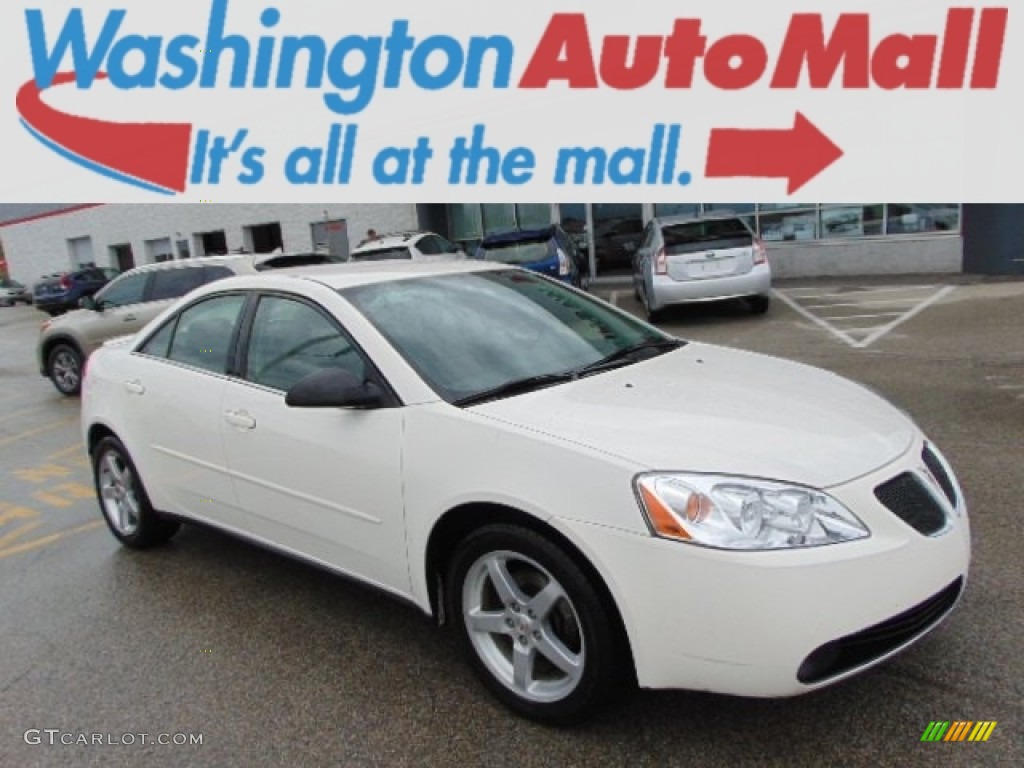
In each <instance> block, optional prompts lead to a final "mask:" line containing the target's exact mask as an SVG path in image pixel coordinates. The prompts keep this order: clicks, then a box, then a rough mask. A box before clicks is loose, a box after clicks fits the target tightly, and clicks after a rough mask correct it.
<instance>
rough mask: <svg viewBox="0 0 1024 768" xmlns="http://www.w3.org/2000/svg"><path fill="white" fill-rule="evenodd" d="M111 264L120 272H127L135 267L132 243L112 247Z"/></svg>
mask: <svg viewBox="0 0 1024 768" xmlns="http://www.w3.org/2000/svg"><path fill="white" fill-rule="evenodd" d="M110 263H111V264H112V265H113V266H114V268H115V269H116V270H117V271H118V272H127V271H128V270H129V269H133V268H134V267H135V254H134V253H133V252H132V246H131V244H130V243H124V244H122V245H112V246H110Z"/></svg>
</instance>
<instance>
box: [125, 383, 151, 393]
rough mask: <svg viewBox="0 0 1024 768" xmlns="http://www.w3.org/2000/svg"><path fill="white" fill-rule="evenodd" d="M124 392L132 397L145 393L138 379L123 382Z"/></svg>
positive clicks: (144, 388) (143, 386)
mask: <svg viewBox="0 0 1024 768" xmlns="http://www.w3.org/2000/svg"><path fill="white" fill-rule="evenodd" d="M124 388H125V391H126V392H128V393H129V394H132V395H143V394H145V393H146V387H145V385H144V384H143V383H142V382H141V381H139V380H138V379H132V380H131V381H126V382H124Z"/></svg>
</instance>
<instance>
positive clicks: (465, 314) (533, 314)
mask: <svg viewBox="0 0 1024 768" xmlns="http://www.w3.org/2000/svg"><path fill="white" fill-rule="evenodd" d="M342 295H344V296H345V297H346V298H347V299H348V300H349V301H351V302H352V304H353V305H355V307H356V309H358V310H359V311H360V312H362V313H363V314H364V315H365V316H366V317H367V318H368V319H369V320H370V322H371V323H373V325H374V326H375V327H376V328H377V330H379V331H380V332H381V333H382V334H384V336H385V337H387V338H388V340H389V341H390V342H391V343H392V345H393V346H394V347H395V348H396V349H397V350H398V352H399V354H401V355H402V356H403V357H405V359H406V360H408V361H409V363H410V364H411V365H412V366H413V367H414V368H415V369H416V370H417V371H419V372H420V374H421V375H422V376H423V378H424V379H425V380H426V381H427V383H428V384H430V385H431V386H432V387H433V388H434V389H435V391H437V392H438V394H440V395H441V396H442V397H444V398H445V399H447V400H449V401H457V400H459V399H462V398H466V397H471V396H473V395H475V394H478V393H480V392H484V391H487V390H490V389H492V388H494V387H498V386H501V385H504V384H507V383H508V382H511V381H518V380H521V379H525V378H529V377H533V376H544V375H548V374H558V373H564V372H566V371H570V370H575V369H577V368H579V367H581V366H585V365H589V364H591V363H595V362H597V361H598V360H601V359H604V358H606V357H608V356H609V355H612V354H614V353H616V352H619V351H621V350H622V349H624V348H627V347H631V346H633V345H635V344H638V343H642V342H645V341H656V340H664V339H665V337H664V336H662V335H661V334H659V333H658V332H657V331H655V330H652V329H650V328H649V327H648V326H646V325H643V324H641V323H639V322H638V321H636V320H635V319H634V318H632V317H630V316H628V315H626V314H624V313H622V312H620V311H617V310H614V309H612V308H610V307H608V306H607V305H605V304H603V303H601V302H598V301H596V300H594V299H592V298H590V297H589V296H585V295H581V294H579V293H577V292H575V291H573V290H571V289H569V288H567V287H565V286H563V285H561V284H560V283H555V282H553V281H550V280H545V279H543V278H541V277H538V276H536V275H532V274H530V273H524V272H520V271H500V272H485V273H479V274H468V275H448V276H444V277H433V278H418V279H412V280H401V281H397V282H393V283H377V284H373V285H366V286H359V287H357V288H349V289H346V290H344V291H343V292H342Z"/></svg>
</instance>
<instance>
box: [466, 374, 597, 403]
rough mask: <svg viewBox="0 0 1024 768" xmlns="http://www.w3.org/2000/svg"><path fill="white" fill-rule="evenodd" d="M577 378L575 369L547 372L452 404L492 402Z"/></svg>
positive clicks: (511, 382)
mask: <svg viewBox="0 0 1024 768" xmlns="http://www.w3.org/2000/svg"><path fill="white" fill-rule="evenodd" d="M577 378H578V377H577V375H576V372H575V371H571V372H569V373H546V374H544V375H542V376H530V377H528V378H525V379H517V380H516V381H510V382H508V383H506V384H502V385H501V386H498V387H494V388H492V389H487V390H484V391H483V392H478V393H477V394H475V395H470V396H469V397H463V398H462V399H460V400H454V401H452V405H454V406H456V407H459V408H468V407H470V406H473V405H480V404H481V403H487V402H490V401H491V400H500V399H501V398H503V397H511V396H512V395H523V394H526V393H527V392H533V391H535V390H538V389H544V388H545V387H553V386H554V385H556V384H564V383H565V382H567V381H575V380H576V379H577Z"/></svg>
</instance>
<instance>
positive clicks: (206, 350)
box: [168, 295, 245, 373]
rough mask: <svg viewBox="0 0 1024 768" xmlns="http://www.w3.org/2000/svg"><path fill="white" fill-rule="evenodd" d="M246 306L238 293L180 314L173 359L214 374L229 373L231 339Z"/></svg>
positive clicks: (190, 308)
mask: <svg viewBox="0 0 1024 768" xmlns="http://www.w3.org/2000/svg"><path fill="white" fill-rule="evenodd" d="M244 305H245V297H244V296H239V295H232V296H218V297H216V298H213V299H207V300H206V301H203V302H201V303H199V304H194V305H192V306H191V307H189V308H188V309H186V310H185V311H184V312H182V313H181V314H180V315H179V316H178V325H177V329H176V330H175V332H174V340H173V341H172V342H171V351H170V353H169V354H168V358H169V359H170V360H174V361H176V362H179V363H184V364H185V365H191V366H193V367H195V368H202V369H203V370H205V371H212V372H213V373H227V369H228V360H229V357H230V354H231V341H232V339H233V337H234V335H235V328H236V326H237V325H238V318H239V315H240V313H241V311H242V307H243V306H244Z"/></svg>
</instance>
